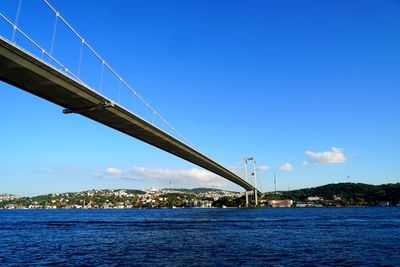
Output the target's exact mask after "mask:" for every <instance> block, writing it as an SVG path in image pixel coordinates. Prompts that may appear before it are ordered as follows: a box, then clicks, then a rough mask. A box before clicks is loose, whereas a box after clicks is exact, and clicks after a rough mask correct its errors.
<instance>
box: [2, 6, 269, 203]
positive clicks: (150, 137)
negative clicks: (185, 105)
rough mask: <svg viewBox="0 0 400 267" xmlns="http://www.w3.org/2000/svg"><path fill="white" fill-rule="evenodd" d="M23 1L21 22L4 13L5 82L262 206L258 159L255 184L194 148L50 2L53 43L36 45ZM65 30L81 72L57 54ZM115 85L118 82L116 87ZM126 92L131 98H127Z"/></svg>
mask: <svg viewBox="0 0 400 267" xmlns="http://www.w3.org/2000/svg"><path fill="white" fill-rule="evenodd" d="M22 2H23V1H22V0H19V2H18V6H17V10H16V16H15V20H11V19H9V17H7V16H6V15H5V14H3V13H0V19H1V20H2V21H3V24H0V26H3V25H8V27H9V29H10V32H11V37H10V38H6V37H5V36H2V35H0V80H2V81H4V82H6V83H8V84H10V85H13V86H15V87H18V88H20V89H22V90H24V91H26V92H29V93H31V94H34V95H36V96H38V97H41V98H43V99H45V100H48V101H50V102H53V103H55V104H57V105H59V106H62V107H64V110H63V112H64V113H65V114H69V113H76V114H80V115H82V116H85V117H87V118H89V119H92V120H94V121H97V122H99V123H101V124H103V125H106V126H108V127H111V128H113V129H115V130H117V131H119V132H122V133H124V134H127V135H129V136H131V137H134V138H136V139H139V140H141V141H143V142H146V143H148V144H150V145H152V146H155V147H157V148H159V149H162V150H164V151H166V152H168V153H170V154H173V155H175V156H177V157H179V158H182V159H184V160H187V161H189V162H191V163H193V164H195V165H198V166H200V167H202V168H204V169H206V170H209V171H211V172H213V173H215V174H217V175H219V176H221V177H223V178H225V179H227V180H229V181H231V182H233V183H235V184H237V185H239V186H241V187H243V188H244V189H245V190H246V198H248V195H249V194H252V195H254V200H255V203H256V204H257V196H258V195H261V192H260V191H259V190H258V189H257V187H256V183H255V178H256V176H255V171H256V167H255V160H254V158H247V159H245V163H246V165H247V161H248V160H253V164H254V166H253V167H254V170H253V172H252V173H253V176H254V184H252V183H251V182H250V179H249V178H248V175H247V166H246V175H245V178H242V177H240V176H239V175H237V174H236V173H234V172H233V171H232V170H230V169H228V168H226V167H224V166H223V165H221V164H219V163H218V162H217V161H215V160H213V159H211V158H210V157H208V156H206V155H205V154H204V153H202V152H200V151H199V150H198V149H197V148H196V147H195V146H193V145H192V144H191V143H190V142H189V141H188V139H186V138H185V137H184V136H183V135H182V134H181V133H180V132H179V131H177V130H176V129H175V127H173V126H172V124H171V123H170V122H168V121H167V120H166V119H165V118H164V117H162V116H161V115H160V114H159V113H158V112H157V111H156V110H155V109H154V108H153V107H152V106H151V105H150V104H149V103H148V102H147V101H145V100H144V99H143V98H142V97H141V96H140V95H139V94H138V93H137V91H136V90H135V89H134V88H133V87H132V86H131V85H130V84H129V83H128V82H127V81H125V80H124V79H123V78H122V77H121V76H120V75H119V74H118V73H117V72H116V71H115V70H114V68H112V67H111V65H110V64H109V63H108V61H106V60H105V59H104V58H103V57H102V56H101V55H100V54H99V53H98V52H97V51H96V50H95V49H94V48H93V47H92V46H91V45H89V43H88V42H87V41H86V40H85V39H84V38H83V37H82V35H80V34H79V33H78V31H77V30H76V29H75V28H74V27H72V26H71V24H70V23H69V22H68V21H67V20H66V19H65V18H64V17H63V16H61V14H60V12H59V11H57V10H56V9H55V8H54V7H53V6H52V5H51V4H50V3H49V2H48V1H47V0H43V1H42V2H43V8H47V9H48V10H49V12H50V14H52V16H54V25H53V32H52V38H51V43H50V45H49V46H48V47H47V48H46V47H45V46H43V45H41V44H40V43H39V42H38V41H37V40H34V39H33V38H32V37H31V36H30V35H29V34H28V33H26V32H25V31H24V30H23V29H21V27H19V25H18V21H19V19H20V12H21V8H22ZM60 25H63V26H64V27H65V28H66V29H68V30H69V31H70V32H71V33H72V35H73V36H74V38H75V39H76V40H77V42H78V43H79V46H80V49H79V50H80V52H79V58H78V67H77V68H76V69H75V71H72V68H69V67H68V66H67V65H66V64H63V63H62V61H61V60H59V59H58V58H57V56H56V55H55V53H54V51H55V40H56V38H57V28H59V27H60ZM17 36H18V37H17ZM18 38H20V39H21V38H22V39H24V40H25V41H26V42H27V43H29V46H28V45H27V46H26V47H25V46H24V47H23V46H22V45H20V44H19V43H18V42H17V39H18ZM18 40H19V39H18ZM27 47H28V48H27ZM84 53H90V54H91V55H92V56H93V57H94V58H95V59H96V61H97V63H98V65H99V66H100V69H101V71H100V78H99V83H98V84H97V90H95V89H93V87H91V86H89V85H88V84H87V83H85V81H84V78H83V77H82V76H83V75H82V72H83V67H84V60H83V54H84ZM91 67H92V66H91ZM107 74H108V76H107ZM107 77H108V80H106V79H107ZM110 81H114V85H112V83H111V82H110ZM106 87H112V88H117V89H116V90H114V91H113V93H112V94H108V95H106V94H105V93H103V92H105V90H103V89H104V88H106ZM115 91H116V92H115ZM126 92H128V94H129V95H126ZM132 96H133V97H132ZM127 99H128V100H127ZM129 99H130V100H129ZM134 100H135V101H136V102H138V103H140V105H142V107H144V108H145V110H146V113H145V114H148V116H150V117H148V118H144V116H140V115H139V114H137V112H135V111H136V110H137V107H136V108H135V107H133V108H129V107H130V105H129V102H132V101H134ZM127 103H128V104H127ZM247 202H248V201H247Z"/></svg>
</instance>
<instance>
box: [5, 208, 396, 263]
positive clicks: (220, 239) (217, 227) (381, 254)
mask: <svg viewBox="0 0 400 267" xmlns="http://www.w3.org/2000/svg"><path fill="white" fill-rule="evenodd" d="M0 265H1V266H34V265H59V266H65V265H69V266H71V265H79V266H85V265H86V266H138V265H142V266H143V265H144V266H158V265H162V266H236V265H242V266H270V265H272V266H288V265H296V266H304V265H307V266H326V265H330V266H338V265H340V266H379V265H386V266H400V208H315V209H314V208H304V209H295V208H291V209H272V208H270V209H229V208H228V209H132V210H0Z"/></svg>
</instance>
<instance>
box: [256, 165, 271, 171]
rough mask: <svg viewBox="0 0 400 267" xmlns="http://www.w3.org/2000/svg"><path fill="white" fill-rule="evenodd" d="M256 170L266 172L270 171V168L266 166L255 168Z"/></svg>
mask: <svg viewBox="0 0 400 267" xmlns="http://www.w3.org/2000/svg"><path fill="white" fill-rule="evenodd" d="M257 169H258V170H259V171H268V170H270V169H271V167H270V166H267V165H260V166H258V167H257Z"/></svg>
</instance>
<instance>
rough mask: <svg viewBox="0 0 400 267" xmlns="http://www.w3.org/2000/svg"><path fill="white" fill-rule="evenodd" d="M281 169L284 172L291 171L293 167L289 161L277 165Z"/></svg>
mask: <svg viewBox="0 0 400 267" xmlns="http://www.w3.org/2000/svg"><path fill="white" fill-rule="evenodd" d="M279 169H280V170H281V171H285V172H292V171H294V167H293V166H292V165H291V164H290V163H285V164H283V165H282V166H280V167H279Z"/></svg>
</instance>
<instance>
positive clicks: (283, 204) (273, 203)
mask: <svg viewBox="0 0 400 267" xmlns="http://www.w3.org/2000/svg"><path fill="white" fill-rule="evenodd" d="M292 205H293V200H291V199H282V200H269V201H268V206H270V207H273V208H290V207H292Z"/></svg>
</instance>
